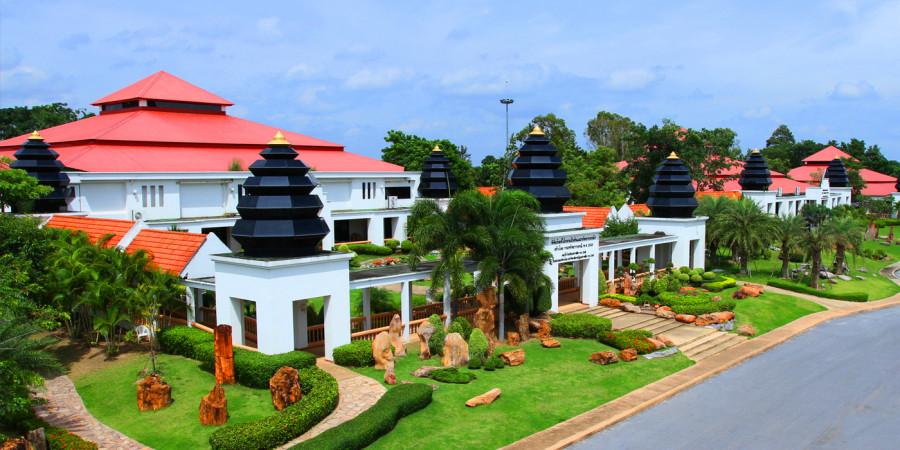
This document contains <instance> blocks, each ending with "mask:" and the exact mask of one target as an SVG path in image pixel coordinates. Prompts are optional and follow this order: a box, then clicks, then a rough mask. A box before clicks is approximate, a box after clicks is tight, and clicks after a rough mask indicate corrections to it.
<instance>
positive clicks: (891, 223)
mask: <svg viewBox="0 0 900 450" xmlns="http://www.w3.org/2000/svg"><path fill="white" fill-rule="evenodd" d="M898 225H900V219H875V226H876V227H878V228H879V229H880V228H885V227H895V226H898Z"/></svg>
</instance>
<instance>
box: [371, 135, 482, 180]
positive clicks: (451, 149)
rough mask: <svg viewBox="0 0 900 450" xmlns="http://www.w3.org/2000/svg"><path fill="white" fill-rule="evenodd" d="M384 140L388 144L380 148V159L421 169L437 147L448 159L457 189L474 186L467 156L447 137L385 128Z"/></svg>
mask: <svg viewBox="0 0 900 450" xmlns="http://www.w3.org/2000/svg"><path fill="white" fill-rule="evenodd" d="M384 140H385V142H387V143H389V144H390V146H388V147H385V148H383V149H381V160H382V161H386V162H389V163H392V164H397V165H400V166H403V167H404V168H406V170H408V171H419V170H422V167H423V165H424V163H425V159H427V158H428V155H429V154H431V151H432V150H433V149H434V147H435V146H438V147H440V149H441V152H443V153H444V156H446V157H447V159H448V160H450V167H451V169H452V171H453V174H454V175H456V182H457V184H458V185H459V190H460V191H464V190H467V189H473V188H475V182H474V173H473V170H472V160H471V156H470V155H469V153H468V150H467V149H466V147H465V146H464V145H459V146H457V145H456V144H454V143H453V142H450V141H449V140H447V139H434V140H430V139H425V138H422V137H419V136H416V135H414V134H405V133H403V132H402V131H396V130H390V131H388V133H387V136H386V137H385V138H384ZM448 197H450V196H449V195H448Z"/></svg>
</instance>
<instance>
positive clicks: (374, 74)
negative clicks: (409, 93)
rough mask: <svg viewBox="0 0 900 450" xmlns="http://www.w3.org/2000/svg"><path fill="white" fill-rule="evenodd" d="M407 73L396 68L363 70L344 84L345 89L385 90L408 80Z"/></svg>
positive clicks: (351, 76)
mask: <svg viewBox="0 0 900 450" xmlns="http://www.w3.org/2000/svg"><path fill="white" fill-rule="evenodd" d="M409 75H410V74H409V73H408V72H406V71H403V70H400V69H398V68H396V67H389V68H386V69H375V70H372V69H363V70H360V71H358V72H356V73H354V74H353V75H350V77H349V78H347V80H346V81H345V82H344V87H346V88H347V89H372V88H386V87H390V86H391V85H393V84H395V83H397V82H398V81H402V80H406V79H409Z"/></svg>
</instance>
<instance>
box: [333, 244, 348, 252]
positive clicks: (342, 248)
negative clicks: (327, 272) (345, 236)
mask: <svg viewBox="0 0 900 450" xmlns="http://www.w3.org/2000/svg"><path fill="white" fill-rule="evenodd" d="M335 250H337V251H339V252H341V253H351V250H350V247H347V244H341V245H338V246H337V248H336V249H335Z"/></svg>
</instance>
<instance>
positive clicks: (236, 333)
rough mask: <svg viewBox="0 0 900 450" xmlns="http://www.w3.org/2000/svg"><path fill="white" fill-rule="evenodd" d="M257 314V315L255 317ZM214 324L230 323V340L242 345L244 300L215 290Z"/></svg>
mask: <svg viewBox="0 0 900 450" xmlns="http://www.w3.org/2000/svg"><path fill="white" fill-rule="evenodd" d="M258 318H259V316H258V315H257V319H258ZM216 322H217V323H216V324H217V325H222V324H225V325H231V342H233V343H235V344H240V345H244V301H243V300H241V299H239V298H228V297H225V296H224V295H219V293H218V291H216Z"/></svg>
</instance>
